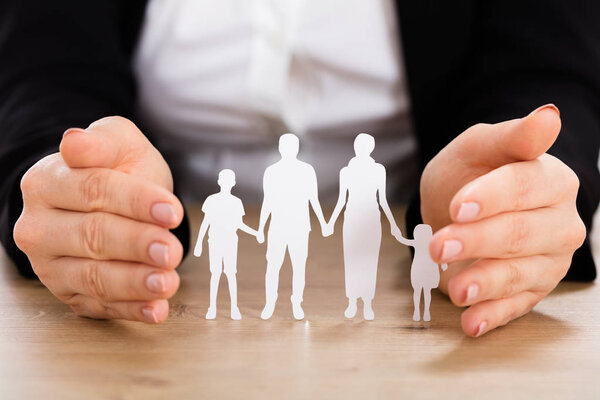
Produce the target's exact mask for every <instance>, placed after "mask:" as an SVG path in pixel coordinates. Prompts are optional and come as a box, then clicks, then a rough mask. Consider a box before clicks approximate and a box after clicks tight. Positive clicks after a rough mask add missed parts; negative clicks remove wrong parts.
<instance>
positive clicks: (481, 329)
mask: <svg viewBox="0 0 600 400" xmlns="http://www.w3.org/2000/svg"><path fill="white" fill-rule="evenodd" d="M485 328H487V321H481V323H480V324H479V327H478V328H477V332H475V337H479V336H481V335H483V333H484V332H485Z"/></svg>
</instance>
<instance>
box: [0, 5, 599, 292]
mask: <svg viewBox="0 0 600 400" xmlns="http://www.w3.org/2000/svg"><path fill="white" fill-rule="evenodd" d="M145 6H146V2H145V1H143V0H88V1H81V0H56V1H47V0H3V1H2V2H0V171H3V175H4V176H3V177H2V178H1V181H0V240H1V242H2V244H3V245H4V247H5V248H6V250H7V252H8V254H9V256H10V257H11V258H12V259H13V260H14V262H15V264H16V265H17V267H18V268H19V271H20V272H21V274H23V275H25V276H34V274H33V271H32V269H31V266H30V264H29V261H28V260H27V257H26V256H25V255H24V254H23V253H22V252H21V251H20V250H19V249H18V248H17V247H16V246H15V243H14V240H13V237H12V230H13V227H14V224H15V221H16V220H17V218H18V216H19V215H20V213H21V209H22V198H21V192H20V189H19V181H20V178H21V176H22V175H23V173H24V172H25V171H26V170H27V169H28V168H29V167H30V166H31V165H32V164H34V163H35V162H36V161H37V160H39V159H40V158H41V157H43V156H44V155H46V154H50V153H53V152H56V151H57V150H58V145H59V143H60V140H61V135H62V132H63V131H64V130H65V129H67V128H69V127H72V126H83V127H85V126H87V125H88V124H89V123H91V122H92V121H94V120H96V119H98V118H101V117H104V116H107V115H122V116H125V117H127V118H130V119H132V120H133V121H135V122H136V123H139V122H143V121H136V117H135V115H134V111H133V109H134V102H135V77H134V76H133V73H132V68H131V57H132V53H133V50H134V47H135V44H136V41H137V37H138V32H139V28H140V25H141V23H142V21H143V15H144V10H145ZM396 9H397V11H398V17H399V26H400V30H401V39H402V48H403V51H404V58H405V62H406V70H407V74H408V83H409V88H410V95H411V101H412V109H413V116H414V121H415V130H416V134H417V138H418V142H419V155H420V159H421V166H422V167H423V166H424V165H425V164H426V163H427V162H428V161H429V160H430V159H431V158H432V157H433V156H435V154H436V153H437V152H439V150H440V149H442V148H443V147H444V146H445V145H446V144H447V143H448V142H449V141H450V140H451V139H452V138H453V137H455V136H456V135H457V134H459V133H460V132H462V131H463V130H464V129H466V128H467V127H469V126H471V125H473V124H475V123H477V122H489V123H494V122H499V121H502V120H506V119H510V118H516V117H520V116H523V115H525V114H527V113H529V112H530V111H531V110H533V109H534V108H536V107H537V106H539V105H542V104H545V103H550V102H552V103H554V104H556V105H557V106H558V107H559V109H560V110H561V117H562V131H561V133H560V135H559V137H558V140H557V142H556V143H555V144H554V146H553V147H552V148H551V149H550V153H552V154H554V155H556V156H557V157H559V158H560V159H561V160H563V161H564V162H565V163H566V164H567V165H569V166H570V167H571V168H572V169H573V170H574V171H575V172H576V173H577V175H578V176H579V179H580V181H581V188H580V191H579V195H578V199H577V206H578V209H579V213H580V215H581V217H582V219H583V221H584V222H585V224H586V226H587V228H588V230H589V229H590V227H591V222H592V216H593V213H594V211H595V210H596V208H597V206H598V201H599V199H600V174H599V172H598V168H597V161H598V149H599V146H600V23H598V21H599V20H600V2H598V1H597V0H573V1H566V0H548V1H545V2H539V1H536V0H519V1H516V0H479V1H476V0H464V1H461V0H456V1H447V0H419V1H415V0H398V1H397V7H396ZM433 113H435V115H436V117H435V118H432V117H431V115H432V114H433ZM142 125H143V124H142ZM145 133H146V134H148V135H149V137H150V139H152V135H151V132H147V131H146V132H145ZM557 184H560V183H557ZM419 219H420V213H419V201H418V196H415V199H414V201H413V202H412V203H411V205H410V207H409V212H408V214H407V223H408V227H409V232H410V231H412V229H411V227H412V226H414V225H415V224H416V223H418V222H419ZM176 233H177V235H178V237H179V238H180V240H181V241H182V243H183V244H184V246H185V247H186V248H187V246H188V245H189V227H188V224H187V221H186V222H184V223H183V224H182V227H180V228H179V229H178V230H177V232H176ZM595 277H596V269H595V266H594V262H593V259H592V256H591V251H590V245H589V241H588V240H586V242H585V243H584V245H583V246H582V247H581V248H580V249H579V250H577V251H576V252H575V256H574V258H573V262H572V265H571V268H570V270H569V273H568V274H567V278H569V279H576V280H586V281H589V280H593V279H594V278H595Z"/></svg>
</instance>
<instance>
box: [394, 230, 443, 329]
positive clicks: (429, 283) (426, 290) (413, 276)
mask: <svg viewBox="0 0 600 400" xmlns="http://www.w3.org/2000/svg"><path fill="white" fill-rule="evenodd" d="M413 236H414V239H412V240H411V239H405V238H403V237H401V236H400V237H396V239H397V240H398V241H399V242H400V243H402V244H405V245H407V246H413V247H414V248H415V256H414V257H413V262H412V266H411V268H410V283H411V284H412V287H413V290H414V292H413V302H414V305H415V311H414V313H413V321H420V320H421V314H420V310H419V305H420V304H419V303H420V301H421V292H423V299H424V303H425V304H424V307H423V320H424V321H431V315H430V314H429V306H430V305H431V289H435V288H437V287H438V284H439V283H440V271H439V269H438V264H437V263H436V262H435V261H433V260H432V259H431V256H430V255H429V242H430V241H431V238H432V236H433V231H432V230H431V226H429V225H426V224H419V225H417V226H415V229H414V232H413ZM441 267H442V271H445V270H447V269H448V264H442V265H441Z"/></svg>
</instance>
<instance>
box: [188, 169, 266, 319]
mask: <svg viewBox="0 0 600 400" xmlns="http://www.w3.org/2000/svg"><path fill="white" fill-rule="evenodd" d="M217 183H218V184H219V186H220V187H221V191H220V192H219V193H216V194H213V195H210V196H208V197H207V198H206V200H205V201H204V204H203V205H202V211H203V212H204V219H203V220H202V225H200V233H199V234H198V240H197V242H196V247H195V248H194V255H195V256H196V257H200V255H201V254H202V242H203V241H204V236H205V235H206V231H207V230H208V253H209V263H210V273H211V277H210V306H209V307H208V312H207V313H206V319H214V318H215V317H216V316H217V292H218V290H219V280H220V278H221V271H224V272H225V276H227V282H228V283H229V296H230V298H231V319H235V320H239V319H241V318H242V315H241V314H240V310H239V308H238V306H237V281H236V277H235V275H236V272H237V249H238V237H237V230H238V229H241V230H242V231H244V232H246V233H248V234H250V235H253V236H256V235H257V232H256V231H255V230H254V229H252V228H250V227H249V226H247V225H246V224H244V222H243V220H242V217H243V216H244V206H243V205H242V201H241V200H240V199H239V198H237V197H235V196H234V195H232V194H231V189H232V188H233V186H235V173H234V172H233V171H232V170H230V169H224V170H222V171H221V172H219V179H218V182H217Z"/></svg>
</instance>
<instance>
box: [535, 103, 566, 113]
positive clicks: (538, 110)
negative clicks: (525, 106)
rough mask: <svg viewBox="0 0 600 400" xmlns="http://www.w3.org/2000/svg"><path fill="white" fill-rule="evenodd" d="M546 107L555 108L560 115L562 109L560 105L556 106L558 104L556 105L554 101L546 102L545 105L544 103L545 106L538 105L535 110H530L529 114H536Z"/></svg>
mask: <svg viewBox="0 0 600 400" xmlns="http://www.w3.org/2000/svg"><path fill="white" fill-rule="evenodd" d="M545 109H551V110H554V111H555V112H556V113H557V114H558V115H559V116H560V111H559V110H558V107H556V106H555V105H554V104H552V103H549V104H545V105H543V106H541V107H538V108H536V109H535V110H533V111H532V112H530V113H529V115H533V114H536V113H538V112H540V111H542V110H545Z"/></svg>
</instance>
